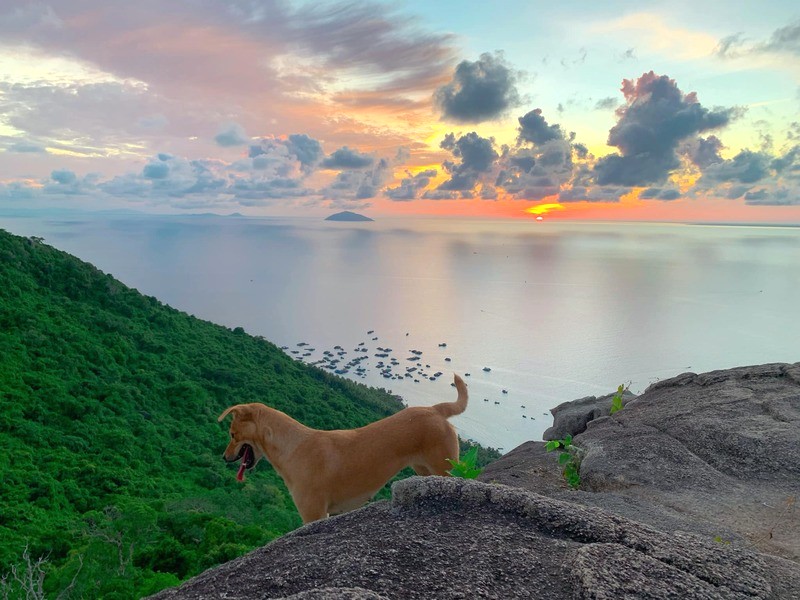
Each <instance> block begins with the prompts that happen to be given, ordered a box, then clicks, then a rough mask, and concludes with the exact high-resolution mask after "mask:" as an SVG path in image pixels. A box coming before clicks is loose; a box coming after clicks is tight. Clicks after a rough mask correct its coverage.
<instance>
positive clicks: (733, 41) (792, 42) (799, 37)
mask: <svg viewBox="0 0 800 600" xmlns="http://www.w3.org/2000/svg"><path fill="white" fill-rule="evenodd" d="M765 52H778V53H788V54H794V55H796V56H800V20H799V21H795V22H794V23H790V24H789V25H785V26H784V27H780V28H778V29H776V30H775V31H773V32H772V35H770V37H769V39H768V40H766V41H751V40H750V39H748V38H746V37H744V34H743V33H742V32H738V33H734V34H732V35H729V36H726V37H724V38H722V39H721V40H720V41H719V43H718V44H717V47H716V48H715V49H714V54H716V55H717V56H719V57H720V58H728V59H734V58H739V57H741V56H747V55H749V54H762V53H765Z"/></svg>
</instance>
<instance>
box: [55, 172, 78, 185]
mask: <svg viewBox="0 0 800 600" xmlns="http://www.w3.org/2000/svg"><path fill="white" fill-rule="evenodd" d="M50 178H51V179H52V180H53V181H55V182H56V183H60V184H62V185H70V184H72V183H75V182H76V181H77V180H78V177H77V175H75V173H74V172H73V171H70V170H69V169H58V170H56V171H53V172H52V173H51V174H50Z"/></svg>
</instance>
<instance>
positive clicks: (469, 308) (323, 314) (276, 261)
mask: <svg viewBox="0 0 800 600" xmlns="http://www.w3.org/2000/svg"><path fill="white" fill-rule="evenodd" d="M0 227H2V228H4V229H6V230H8V231H10V232H11V233H15V234H18V235H39V236H42V237H44V238H45V240H46V242H47V243H49V244H51V245H53V246H56V247H58V248H60V249H63V250H66V251H67V252H70V253H72V254H75V255H76V256H78V257H80V258H82V259H84V260H86V261H88V262H91V263H93V264H95V265H96V266H98V267H99V268H100V269H102V270H103V271H105V272H108V273H111V274H113V275H114V276H115V277H117V278H118V279H120V280H122V281H123V282H125V283H126V284H128V285H130V286H132V287H135V288H137V289H139V290H140V291H142V292H143V293H145V294H148V295H152V296H156V297H158V298H159V299H160V300H162V301H164V302H166V303H168V304H170V305H172V306H174V307H176V308H179V309H181V310H184V311H187V312H189V313H192V314H194V315H196V316H198V317H201V318H204V319H208V320H211V321H214V322H217V323H221V324H224V325H227V326H230V327H235V326H242V327H244V328H245V330H246V331H247V332H248V333H251V334H254V335H263V336H265V337H266V338H267V339H269V340H271V341H273V342H275V343H276V344H278V345H286V346H289V347H290V350H300V351H302V350H303V348H298V347H297V345H296V344H297V343H298V342H308V343H309V344H310V347H313V348H314V349H315V350H314V352H313V353H312V355H311V356H310V357H306V358H305V360H307V361H309V362H310V361H315V360H318V359H320V358H321V357H322V353H323V351H325V350H332V349H333V347H334V346H335V345H341V346H342V347H343V348H344V349H345V350H346V351H347V352H348V354H347V355H346V356H345V357H344V358H345V360H347V359H349V358H352V357H355V356H360V355H361V354H365V355H366V356H368V359H365V360H364V362H363V363H362V366H364V367H366V368H367V372H366V377H365V378H363V379H362V378H357V379H358V380H359V381H363V382H364V383H367V384H370V385H377V386H379V387H385V388H387V389H391V390H392V391H393V392H395V393H398V394H400V395H401V396H403V398H404V399H405V400H406V401H407V402H408V403H409V404H411V405H427V404H433V403H436V402H441V401H443V400H452V399H455V390H454V389H453V388H452V387H451V386H450V382H451V381H452V377H451V374H452V373H453V372H458V373H462V374H463V373H471V376H470V377H469V378H468V379H467V382H468V383H469V386H470V394H471V400H470V406H469V409H468V410H467V412H466V413H465V414H464V415H462V416H460V417H456V418H455V419H454V421H453V422H454V424H455V425H456V426H457V428H458V429H459V432H460V433H461V435H463V436H466V437H470V438H472V439H475V440H478V441H480V442H482V443H485V444H488V445H490V446H493V447H501V448H504V449H505V450H510V449H511V448H513V447H515V446H516V445H518V444H520V443H522V442H524V441H526V440H529V439H540V438H541V434H542V432H543V430H544V429H545V428H546V427H548V426H549V425H550V424H551V422H552V419H551V418H550V416H549V413H548V410H549V409H550V408H551V407H553V406H555V405H557V404H559V403H561V402H564V401H567V400H572V399H575V398H578V397H582V396H586V395H598V394H605V393H609V392H611V391H613V390H614V389H615V388H616V386H617V385H619V384H620V383H629V382H630V384H631V390H632V391H634V392H637V393H638V392H641V391H642V390H644V388H646V387H647V386H648V385H649V384H650V383H652V382H654V381H657V380H658V379H663V378H667V377H672V376H674V375H677V374H679V373H681V372H684V371H694V372H702V371H707V370H712V369H720V368H729V367H734V366H738V365H746V364H759V363H766V362H795V361H800V229H798V228H790V227H786V228H781V227H720V226H698V225H673V224H669V225H662V224H620V223H613V224H604V223H600V224H598V223H591V224H589V223H586V224H582V223H555V222H543V223H533V222H522V223H520V222H508V221H498V222H491V221H490V222H487V221H452V220H399V219H397V220H395V219H382V220H380V221H377V222H374V223H332V222H325V221H319V220H315V219H250V218H234V217H229V218H216V217H164V216H159V217H154V216H147V217H145V216H130V217H128V216H126V217H110V216H102V217H98V216H92V217H70V218H61V219H60V220H56V219H43V218H38V217H37V218H11V217H0ZM370 330H374V333H373V334H369V335H368V334H367V331H370ZM375 337H377V338H378V339H377V340H373V339H372V338H375ZM361 342H364V346H363V347H366V348H368V349H369V351H368V352H366V353H356V352H354V350H355V349H356V348H358V347H359V346H358V344H359V343H361ZM441 343H446V344H447V346H446V347H440V346H439V344H441ZM378 346H380V347H390V348H392V353H391V355H392V356H395V357H396V358H397V359H398V360H399V363H400V364H399V365H398V366H396V367H394V369H393V372H394V373H398V374H401V375H402V374H403V373H405V370H406V368H407V367H410V366H413V365H415V364H416V363H415V362H411V361H406V358H407V357H409V356H411V354H410V351H411V350H412V349H413V350H420V351H422V355H421V357H420V363H421V365H422V367H421V370H423V371H424V372H426V373H428V374H429V375H430V374H433V373H434V372H436V371H442V372H444V373H445V375H443V376H442V377H440V378H439V379H437V380H436V381H429V380H427V379H424V380H422V381H421V382H420V383H414V382H413V380H412V379H410V378H403V380H394V379H391V380H390V379H386V378H384V377H383V376H382V375H381V373H380V369H379V368H377V367H376V366H375V365H376V363H377V361H379V360H384V361H388V360H389V359H388V358H385V359H381V358H376V357H374V354H375V353H376V352H377V350H376V348H377V347H378ZM287 351H288V350H287ZM446 357H447V358H450V359H451V361H449V362H448V361H445V358H446ZM425 365H430V367H425ZM483 367H489V368H490V369H491V371H490V372H484V371H483ZM348 376H351V377H354V378H356V377H355V373H354V372H352V371H351V373H350V374H348ZM503 390H506V392H507V393H503ZM232 400H235V399H232Z"/></svg>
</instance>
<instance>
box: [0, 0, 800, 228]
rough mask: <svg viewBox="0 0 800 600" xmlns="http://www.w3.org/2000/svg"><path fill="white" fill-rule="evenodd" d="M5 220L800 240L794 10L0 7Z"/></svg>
mask: <svg viewBox="0 0 800 600" xmlns="http://www.w3.org/2000/svg"><path fill="white" fill-rule="evenodd" d="M15 209H48V210H52V209H86V210H107V209H108V210H111V209H133V210H137V211H145V212H154V213H198V212H215V213H219V214H230V213H234V212H236V213H241V214H246V215H265V216H271V215H275V216H283V215H286V216H293V215H298V216H303V215H308V216H315V215H326V214H329V213H330V212H333V211H338V210H353V211H357V212H363V213H365V214H368V215H370V216H376V215H417V214H419V215H441V216H464V217H478V218H508V217H511V218H526V219H535V218H537V217H542V218H543V219H546V220H549V219H603V220H655V221H660V220H664V221H705V222H771V223H800V9H798V8H797V4H796V3H795V2H790V1H788V0H772V1H770V2H766V3H765V2H762V1H750V0H743V1H741V2H737V3H730V2H724V3H723V2H718V1H716V0H714V1H704V0H695V1H693V2H684V1H674V2H670V3H668V4H667V3H663V2H648V1H639V2H635V3H634V2H620V1H615V0H610V1H607V2H594V3H590V2H585V1H580V2H579V1H567V0H565V1H564V2H560V3H547V4H545V3H532V2H526V1H511V0H508V1H498V2H492V3H485V2H482V3H478V2H470V1H468V2H463V1H462V2H454V1H449V0H448V1H437V2H428V1H422V0H410V1H399V2H376V1H363V2H299V1H295V2H281V1H279V0H227V1H222V0H172V1H170V2H164V1H163V0H158V1H156V0H137V1H136V2H121V1H116V0H115V1H109V0H54V1H52V2H46V1H44V2H39V1H37V0H4V2H3V3H2V5H1V6H0V210H15Z"/></svg>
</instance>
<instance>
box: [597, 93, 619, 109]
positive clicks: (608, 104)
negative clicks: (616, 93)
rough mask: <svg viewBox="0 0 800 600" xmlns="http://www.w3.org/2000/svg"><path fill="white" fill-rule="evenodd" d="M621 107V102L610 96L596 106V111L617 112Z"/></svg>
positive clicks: (602, 99) (599, 101)
mask: <svg viewBox="0 0 800 600" xmlns="http://www.w3.org/2000/svg"><path fill="white" fill-rule="evenodd" d="M618 106H619V100H617V99H616V98H614V97H612V96H609V97H608V98H601V99H600V100H598V101H597V102H595V104H594V109H595V110H616V108H617V107H618Z"/></svg>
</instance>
